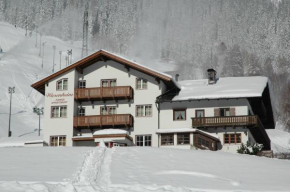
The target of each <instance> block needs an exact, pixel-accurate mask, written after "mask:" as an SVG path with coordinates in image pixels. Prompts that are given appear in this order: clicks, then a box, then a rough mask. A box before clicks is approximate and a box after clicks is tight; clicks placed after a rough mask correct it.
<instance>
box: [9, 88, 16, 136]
mask: <svg viewBox="0 0 290 192" xmlns="http://www.w3.org/2000/svg"><path fill="white" fill-rule="evenodd" d="M8 93H9V94H10V110H9V125H8V137H11V135H12V134H11V131H10V128H11V106H12V94H13V93H15V87H8Z"/></svg>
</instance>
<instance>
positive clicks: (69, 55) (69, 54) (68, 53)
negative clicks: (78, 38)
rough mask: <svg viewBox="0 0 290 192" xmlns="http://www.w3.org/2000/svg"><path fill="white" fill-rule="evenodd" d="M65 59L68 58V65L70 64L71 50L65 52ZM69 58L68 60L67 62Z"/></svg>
mask: <svg viewBox="0 0 290 192" xmlns="http://www.w3.org/2000/svg"><path fill="white" fill-rule="evenodd" d="M67 57H68V65H70V64H71V59H72V49H71V50H67ZM69 57H70V60H69Z"/></svg>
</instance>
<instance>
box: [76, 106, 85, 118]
mask: <svg viewBox="0 0 290 192" xmlns="http://www.w3.org/2000/svg"><path fill="white" fill-rule="evenodd" d="M82 109H83V110H84V113H80V110H82ZM81 114H83V115H81ZM83 116H86V108H85V107H79V108H78V117H83Z"/></svg>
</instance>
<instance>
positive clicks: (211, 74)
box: [207, 69, 216, 85]
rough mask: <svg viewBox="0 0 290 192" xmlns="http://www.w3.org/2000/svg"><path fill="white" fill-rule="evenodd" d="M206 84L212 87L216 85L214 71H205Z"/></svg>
mask: <svg viewBox="0 0 290 192" xmlns="http://www.w3.org/2000/svg"><path fill="white" fill-rule="evenodd" d="M207 75H208V84H209V85H214V84H215V83H216V71H215V70H214V69H208V70H207Z"/></svg>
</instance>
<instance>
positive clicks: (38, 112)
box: [33, 107, 44, 136]
mask: <svg viewBox="0 0 290 192" xmlns="http://www.w3.org/2000/svg"><path fill="white" fill-rule="evenodd" d="M33 113H35V114H37V115H38V117H39V126H38V136H40V115H43V113H44V112H43V107H42V108H38V107H34V108H33Z"/></svg>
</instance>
